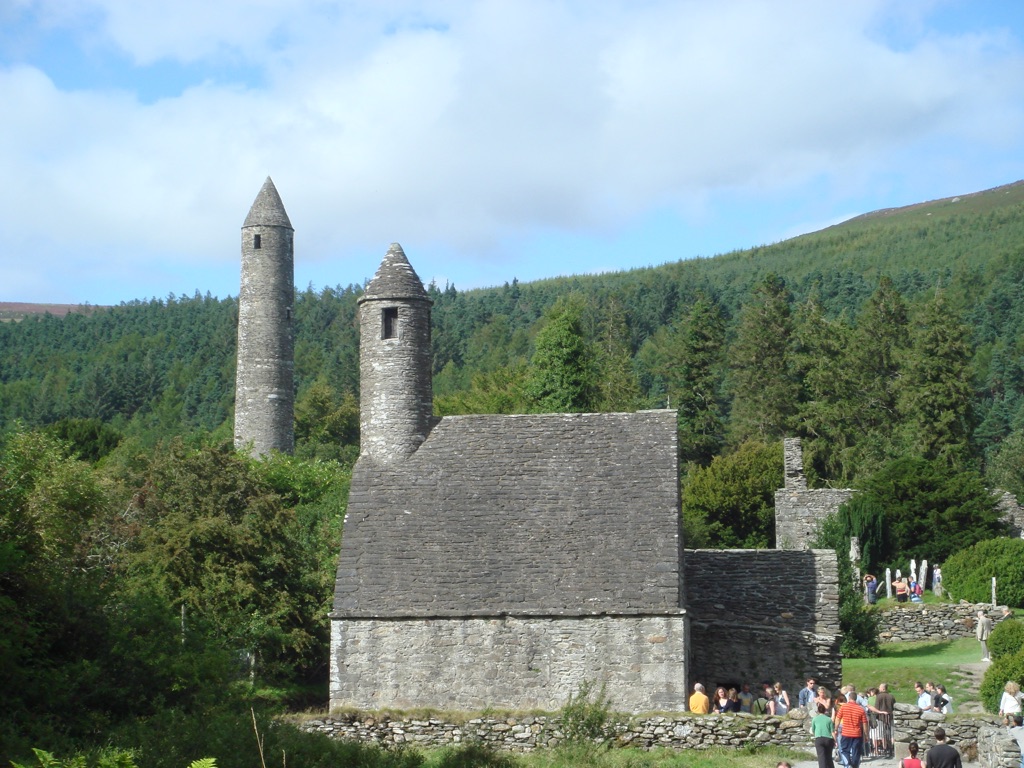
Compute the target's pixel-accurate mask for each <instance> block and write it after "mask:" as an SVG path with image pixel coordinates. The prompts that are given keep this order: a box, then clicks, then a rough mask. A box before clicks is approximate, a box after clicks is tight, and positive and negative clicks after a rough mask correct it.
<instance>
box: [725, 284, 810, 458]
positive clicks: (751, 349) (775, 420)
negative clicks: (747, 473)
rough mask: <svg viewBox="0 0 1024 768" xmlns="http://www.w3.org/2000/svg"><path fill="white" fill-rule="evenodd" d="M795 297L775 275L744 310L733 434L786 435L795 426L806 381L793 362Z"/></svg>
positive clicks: (735, 354)
mask: <svg viewBox="0 0 1024 768" xmlns="http://www.w3.org/2000/svg"><path fill="white" fill-rule="evenodd" d="M792 300H793V297H792V295H791V294H790V292H789V289H788V288H786V283H785V281H784V280H783V279H782V278H781V277H779V276H778V275H773V274H770V275H768V276H767V277H766V278H765V279H764V280H763V281H762V282H761V283H759V284H758V285H757V286H756V287H755V288H754V291H753V293H752V294H751V297H750V300H749V301H748V302H747V303H746V304H744V305H743V308H742V309H741V310H740V316H739V327H738V329H737V334H736V341H735V342H734V343H733V345H732V346H731V347H730V349H729V362H730V368H731V370H732V376H731V382H730V384H731V386H730V390H731V391H732V395H733V404H732V423H731V426H730V432H731V434H730V438H731V440H732V442H733V443H735V444H739V443H741V442H743V441H744V440H746V439H749V438H755V439H760V440H765V439H776V438H781V437H782V436H784V435H785V434H787V433H788V432H789V431H791V430H792V429H793V427H794V422H795V420H796V413H797V404H798V401H799V397H800V384H799V381H798V379H797V376H796V374H795V371H794V369H793V366H792V359H791V343H792V337H793V318H792V316H791V309H790V306H791V304H792Z"/></svg>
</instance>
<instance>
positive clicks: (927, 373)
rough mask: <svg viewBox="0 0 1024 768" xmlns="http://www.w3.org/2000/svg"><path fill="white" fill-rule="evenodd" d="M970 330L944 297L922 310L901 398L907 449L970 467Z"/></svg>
mask: <svg viewBox="0 0 1024 768" xmlns="http://www.w3.org/2000/svg"><path fill="white" fill-rule="evenodd" d="M968 334H969V331H968V329H967V328H966V327H965V326H964V325H963V323H961V322H960V319H959V318H958V317H957V316H956V314H955V313H954V312H953V310H952V308H950V307H949V306H948V305H947V303H946V301H945V299H944V297H943V295H942V293H941V292H940V291H936V293H935V298H934V299H932V301H930V302H928V303H927V304H926V305H925V306H924V308H923V310H922V311H921V315H920V318H919V320H918V322H917V327H916V329H915V334H914V340H913V347H912V350H911V354H910V357H909V360H908V363H907V367H906V372H905V377H904V378H903V384H902V386H901V388H900V393H899V408H900V411H901V412H902V414H903V419H904V444H905V446H906V447H907V449H909V450H910V451H912V452H913V453H914V454H915V455H917V456H920V457H922V458H924V459H929V460H931V459H941V460H942V461H944V462H945V463H946V464H947V465H948V466H950V467H959V468H966V467H967V466H968V464H969V461H970V458H971V452H970V437H971V429H972V426H973V424H972V422H973V414H972V409H971V400H972V396H973V387H972V385H971V350H970V347H969V346H968Z"/></svg>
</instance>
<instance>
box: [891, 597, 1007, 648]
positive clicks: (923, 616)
mask: <svg viewBox="0 0 1024 768" xmlns="http://www.w3.org/2000/svg"><path fill="white" fill-rule="evenodd" d="M978 611H985V612H986V613H987V614H988V617H989V618H990V619H992V621H993V622H998V621H1000V620H1001V619H1002V617H1003V609H1002V607H1001V606H998V607H993V606H992V605H991V604H990V603H964V602H961V603H903V604H897V605H895V606H893V607H891V608H885V609H883V610H880V611H879V612H878V617H879V632H878V641H879V642H880V643H905V642H915V641H923V640H932V641H938V640H956V639H959V638H964V637H974V627H975V621H976V620H977V616H978Z"/></svg>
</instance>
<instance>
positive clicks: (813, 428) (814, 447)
mask: <svg viewBox="0 0 1024 768" xmlns="http://www.w3.org/2000/svg"><path fill="white" fill-rule="evenodd" d="M794 340H795V352H794V365H795V368H796V372H797V375H798V377H799V378H800V380H801V381H802V383H803V396H802V398H801V402H800V405H799V411H798V419H799V432H800V434H801V435H802V436H803V438H804V441H803V446H804V455H805V457H806V461H807V463H808V465H809V466H810V467H812V469H813V471H814V474H816V475H818V476H822V477H827V478H830V479H833V480H848V479H849V478H850V477H852V476H853V474H854V467H853V466H852V465H851V461H850V459H851V456H850V453H851V450H852V448H853V445H854V444H855V443H856V441H857V433H856V430H855V429H853V416H854V414H855V413H856V412H857V410H858V408H859V407H860V403H859V398H857V396H856V395H857V393H856V382H855V366H853V365H852V364H851V360H850V348H851V343H850V341H851V329H850V327H849V326H848V325H847V324H846V323H845V322H844V321H843V320H842V318H840V319H839V320H830V319H828V318H827V317H826V316H825V311H824V307H822V305H821V303H820V302H818V301H817V300H816V299H809V300H808V301H807V302H806V303H805V304H804V305H803V306H802V307H801V312H800V314H799V319H798V322H797V327H796V331H795V333H794Z"/></svg>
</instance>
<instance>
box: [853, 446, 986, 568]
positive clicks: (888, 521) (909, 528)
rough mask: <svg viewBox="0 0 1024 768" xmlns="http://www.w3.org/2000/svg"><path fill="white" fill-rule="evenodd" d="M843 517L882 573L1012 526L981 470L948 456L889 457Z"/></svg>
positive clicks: (940, 556) (944, 554) (942, 556)
mask: <svg viewBox="0 0 1024 768" xmlns="http://www.w3.org/2000/svg"><path fill="white" fill-rule="evenodd" d="M839 517H840V521H841V522H842V524H843V531H844V533H845V534H846V535H847V536H857V537H859V538H860V540H861V542H862V547H863V552H864V555H865V557H864V564H865V567H866V568H868V569H870V570H872V571H874V572H876V573H877V572H880V571H881V570H883V569H884V568H885V567H886V566H896V567H902V565H903V564H905V563H906V561H908V560H910V559H911V558H916V559H921V558H926V559H928V560H929V561H931V562H933V563H934V562H944V561H945V560H946V559H947V558H949V557H950V556H951V555H952V554H953V553H955V552H958V551H960V550H961V549H963V548H964V547H967V546H970V545H971V544H974V543H975V542H978V541H982V540H984V539H989V538H993V537H995V536H999V535H1001V534H1003V533H1004V532H1005V530H1006V525H1005V523H1003V522H1002V520H1001V519H1000V516H999V512H998V510H997V509H996V498H995V497H994V496H993V495H992V494H991V493H990V492H989V491H988V490H987V489H986V488H985V485H984V483H983V482H982V480H981V475H979V474H978V473H977V472H975V471H973V470H964V471H958V470H956V469H954V468H951V467H950V466H949V465H948V464H946V463H945V461H943V460H942V459H935V460H932V461H928V460H926V459H921V458H914V457H904V458H902V459H896V460H894V461H891V462H889V463H888V464H886V465H885V466H883V467H882V469H881V470H879V471H878V472H876V473H875V474H874V475H872V476H871V477H870V478H868V479H867V480H866V481H864V482H863V484H862V487H861V489H860V490H859V491H858V493H857V495H856V496H854V498H852V499H851V500H850V501H849V502H847V504H846V505H844V507H843V508H842V509H841V510H840V515H839ZM883 523H884V524H883Z"/></svg>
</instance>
